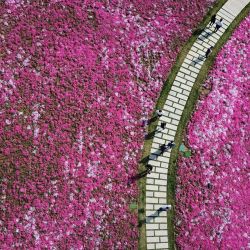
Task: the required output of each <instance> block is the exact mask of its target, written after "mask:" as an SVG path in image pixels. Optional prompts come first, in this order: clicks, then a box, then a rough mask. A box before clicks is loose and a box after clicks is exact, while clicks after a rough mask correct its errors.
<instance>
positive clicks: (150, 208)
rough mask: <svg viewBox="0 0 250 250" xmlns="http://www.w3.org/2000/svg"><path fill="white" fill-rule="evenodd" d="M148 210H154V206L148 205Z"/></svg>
mask: <svg viewBox="0 0 250 250" xmlns="http://www.w3.org/2000/svg"><path fill="white" fill-rule="evenodd" d="M146 210H154V205H153V204H146Z"/></svg>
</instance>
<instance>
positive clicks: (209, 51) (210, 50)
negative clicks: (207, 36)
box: [205, 46, 213, 58]
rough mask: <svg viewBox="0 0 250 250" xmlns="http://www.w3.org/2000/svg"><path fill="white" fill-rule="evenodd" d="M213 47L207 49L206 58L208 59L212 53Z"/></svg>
mask: <svg viewBox="0 0 250 250" xmlns="http://www.w3.org/2000/svg"><path fill="white" fill-rule="evenodd" d="M212 49H213V46H211V47H210V48H208V49H207V51H206V53H205V57H206V58H207V57H208V55H209V54H210V53H211V52H212Z"/></svg>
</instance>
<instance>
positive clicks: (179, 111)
mask: <svg viewBox="0 0 250 250" xmlns="http://www.w3.org/2000/svg"><path fill="white" fill-rule="evenodd" d="M175 113H176V114H177V115H180V116H181V115H182V111H181V110H179V109H176V111H175ZM172 123H173V121H172ZM169 134H170V133H169Z"/></svg>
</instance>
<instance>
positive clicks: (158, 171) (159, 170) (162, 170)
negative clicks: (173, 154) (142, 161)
mask: <svg viewBox="0 0 250 250" xmlns="http://www.w3.org/2000/svg"><path fill="white" fill-rule="evenodd" d="M155 172H156V173H160V174H165V173H166V172H167V171H166V169H165V168H159V167H157V168H156V169H155Z"/></svg>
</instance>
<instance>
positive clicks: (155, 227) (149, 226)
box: [146, 223, 159, 230]
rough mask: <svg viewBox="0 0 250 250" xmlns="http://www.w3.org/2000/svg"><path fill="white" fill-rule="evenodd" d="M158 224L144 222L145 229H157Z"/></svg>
mask: <svg viewBox="0 0 250 250" xmlns="http://www.w3.org/2000/svg"><path fill="white" fill-rule="evenodd" d="M158 228H159V224H154V223H148V224H146V230H153V229H158Z"/></svg>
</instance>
